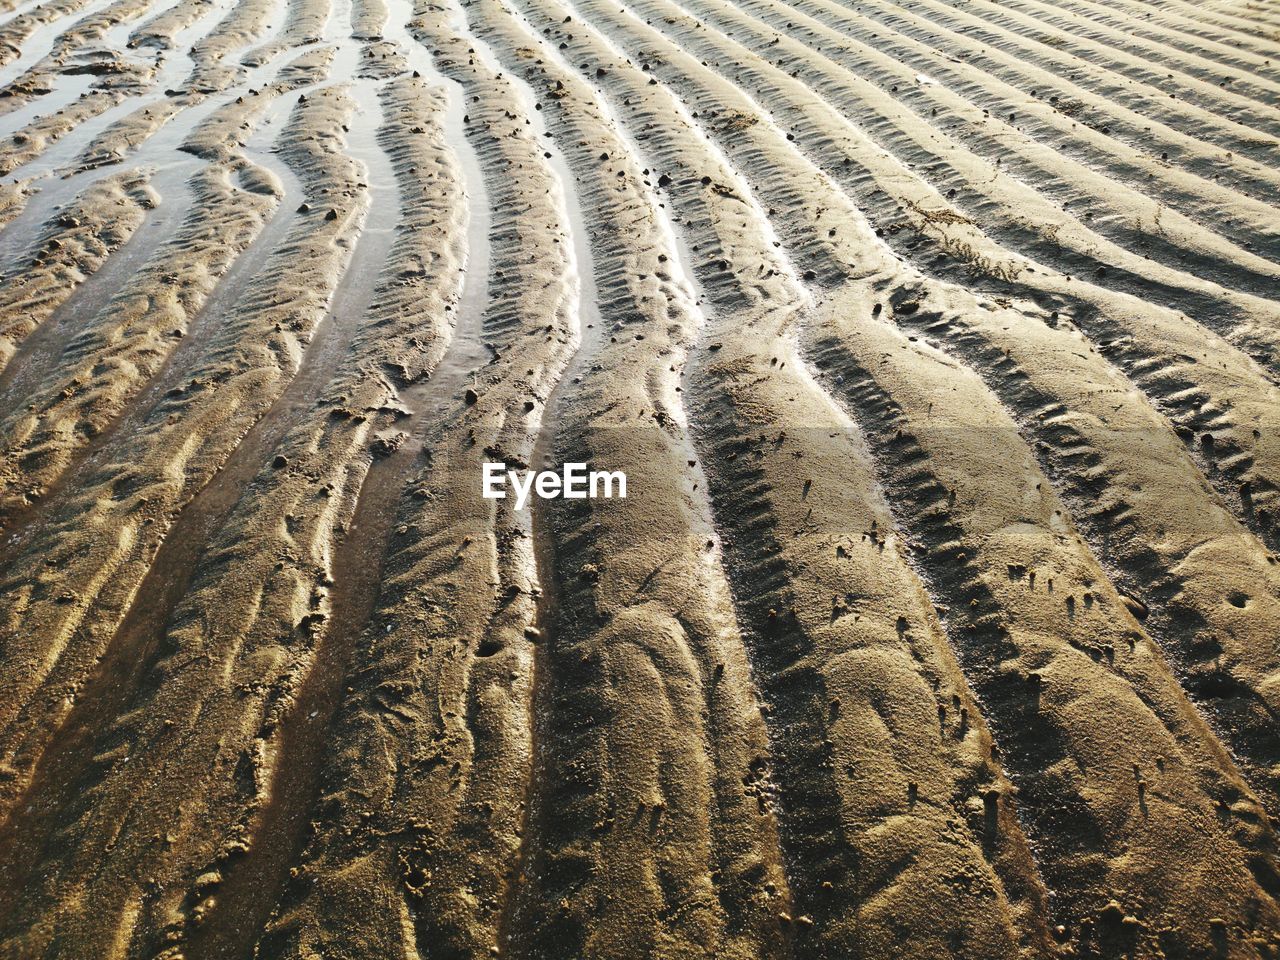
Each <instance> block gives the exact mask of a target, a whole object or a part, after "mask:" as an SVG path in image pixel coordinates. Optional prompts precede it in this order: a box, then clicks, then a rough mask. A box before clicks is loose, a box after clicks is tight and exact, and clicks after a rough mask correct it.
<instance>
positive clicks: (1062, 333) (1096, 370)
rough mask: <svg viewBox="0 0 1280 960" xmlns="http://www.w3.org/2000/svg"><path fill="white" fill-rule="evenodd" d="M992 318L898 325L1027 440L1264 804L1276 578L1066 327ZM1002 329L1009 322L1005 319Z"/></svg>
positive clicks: (1276, 628) (1153, 420) (1270, 801)
mask: <svg viewBox="0 0 1280 960" xmlns="http://www.w3.org/2000/svg"><path fill="white" fill-rule="evenodd" d="M990 306H991V307H992V309H989V310H979V311H963V312H960V311H953V312H952V313H950V314H949V315H948V316H946V317H940V316H938V315H933V314H929V313H928V312H925V311H919V310H917V311H915V312H913V313H910V314H906V315H903V316H901V317H898V316H897V315H895V319H897V320H898V323H899V325H900V326H902V327H904V328H905V329H907V330H910V331H912V332H914V333H916V334H918V335H920V336H922V337H925V338H927V339H929V340H932V341H934V342H937V343H941V344H942V345H944V346H946V347H947V348H948V349H950V350H952V351H953V353H954V354H955V355H957V356H960V357H963V358H964V359H965V361H966V362H968V363H969V364H970V366H971V367H973V368H974V369H976V370H977V371H978V372H979V373H981V375H982V376H983V378H984V379H985V380H986V382H987V383H988V385H989V386H990V387H991V389H992V390H993V391H994V392H995V393H996V394H997V395H998V396H999V397H1000V398H1001V399H1002V401H1003V402H1004V403H1005V405H1006V407H1007V408H1008V409H1009V410H1010V411H1011V413H1013V414H1014V415H1015V417H1016V419H1017V421H1018V423H1019V426H1020V428H1021V430H1022V431H1023V433H1024V435H1026V436H1027V437H1028V439H1030V440H1032V441H1033V447H1034V449H1035V451H1036V454H1037V459H1038V460H1039V462H1040V464H1041V466H1042V469H1044V470H1045V472H1046V473H1047V474H1048V475H1049V476H1050V477H1051V478H1052V479H1053V480H1054V483H1055V486H1056V488H1057V489H1058V491H1059V492H1060V495H1061V496H1062V497H1063V499H1064V501H1065V502H1066V503H1067V505H1068V506H1069V507H1070V508H1071V515H1072V517H1073V518H1074V519H1075V520H1076V522H1077V523H1078V524H1079V525H1080V527H1081V530H1082V532H1083V533H1084V534H1085V535H1086V536H1087V537H1088V538H1089V540H1090V542H1091V544H1092V545H1093V547H1094V550H1095V552H1096V554H1097V555H1098V557H1099V559H1100V560H1101V561H1102V562H1103V563H1104V564H1106V565H1107V566H1108V567H1109V569H1111V570H1112V571H1114V572H1115V574H1116V576H1115V577H1113V579H1114V580H1115V581H1116V583H1117V585H1118V586H1121V587H1123V589H1124V591H1126V592H1125V594H1124V596H1123V598H1122V599H1125V604H1126V606H1127V607H1129V609H1130V610H1131V612H1133V613H1134V614H1135V616H1136V617H1137V619H1138V620H1139V621H1140V622H1142V623H1143V625H1144V629H1145V630H1146V631H1147V633H1148V634H1149V635H1150V636H1151V637H1152V638H1153V639H1155V640H1157V641H1158V642H1160V643H1161V644H1162V646H1163V647H1164V649H1165V651H1166V654H1167V655H1168V657H1169V658H1170V660H1171V661H1172V662H1173V664H1174V665H1175V667H1176V668H1177V669H1178V673H1179V675H1180V676H1181V678H1182V682H1183V684H1184V685H1185V686H1187V687H1188V688H1189V689H1190V691H1191V692H1192V694H1193V695H1194V697H1195V699H1196V700H1197V702H1198V703H1200V704H1201V705H1202V707H1203V708H1204V709H1205V710H1206V711H1207V712H1208V713H1209V715H1210V717H1211V718H1213V719H1214V720H1215V721H1216V726H1217V729H1218V730H1220V731H1222V733H1223V735H1224V737H1225V740H1226V742H1227V744H1228V745H1229V746H1230V747H1231V748H1232V750H1233V752H1234V753H1235V755H1236V756H1237V757H1239V758H1240V759H1241V762H1242V764H1243V767H1244V770H1245V772H1246V773H1247V774H1248V776H1249V780H1250V782H1251V783H1252V785H1253V786H1254V787H1255V788H1256V789H1258V791H1259V792H1260V793H1261V794H1262V796H1263V799H1264V801H1265V802H1266V805H1267V806H1268V808H1269V810H1271V811H1273V812H1274V811H1275V810H1277V809H1280V807H1278V806H1277V782H1276V779H1275V778H1276V775H1277V773H1280V769H1277V761H1280V740H1277V734H1276V726H1275V717H1276V715H1277V713H1280V710H1278V708H1280V703H1278V702H1277V700H1276V693H1275V690H1276V684H1277V682H1278V680H1280V673H1278V671H1280V658H1278V657H1277V654H1276V652H1275V649H1274V645H1273V644H1272V643H1271V641H1270V638H1271V637H1274V636H1277V635H1280V603H1278V602H1277V597H1280V569H1277V566H1276V564H1277V561H1276V558H1275V557H1274V556H1272V555H1270V554H1269V553H1268V551H1267V550H1266V549H1265V548H1264V547H1263V545H1262V543H1261V542H1260V541H1259V540H1258V539H1257V538H1256V537H1254V536H1253V535H1251V534H1250V533H1249V532H1248V531H1247V530H1246V529H1245V528H1244V526H1243V525H1242V524H1241V523H1240V522H1239V521H1238V520H1237V519H1236V518H1235V516H1234V515H1233V514H1232V513H1231V511H1230V510H1229V509H1227V508H1226V506H1225V505H1224V504H1223V503H1222V501H1221V500H1220V499H1219V497H1218V495H1217V494H1216V491H1214V490H1213V488H1212V487H1211V486H1210V484H1209V483H1208V482H1207V481H1206V480H1205V479H1204V477H1203V476H1202V474H1201V472H1200V469H1199V468H1198V466H1197V465H1196V464H1195V463H1193V462H1192V460H1191V458H1190V456H1189V455H1188V453H1187V450H1186V448H1185V447H1184V445H1183V443H1182V441H1181V440H1180V439H1179V438H1178V437H1177V436H1176V435H1175V434H1174V432H1173V430H1172V429H1171V428H1170V427H1169V425H1168V424H1167V423H1166V422H1165V421H1164V420H1163V419H1162V418H1160V417H1158V416H1156V414H1155V411H1154V410H1153V409H1152V408H1151V406H1150V405H1149V404H1148V403H1147V402H1146V398H1145V397H1144V396H1143V395H1142V394H1141V392H1140V391H1138V390H1137V389H1136V388H1135V386H1134V385H1133V384H1132V382H1131V381H1129V380H1127V379H1126V378H1124V377H1122V376H1119V375H1118V374H1117V372H1116V371H1115V370H1114V369H1113V368H1112V367H1110V366H1109V365H1108V364H1107V363H1106V362H1105V361H1104V360H1103V359H1102V358H1101V357H1100V356H1099V355H1098V353H1097V352H1096V349H1095V348H1094V347H1093V346H1092V345H1091V344H1090V343H1089V342H1088V341H1087V340H1086V339H1085V338H1084V337H1083V336H1082V335H1081V334H1080V332H1079V331H1078V330H1073V329H1067V328H1062V327H1056V326H1049V325H1047V324H1045V323H1044V322H1043V317H1038V316H1030V317H1018V316H1017V315H1016V314H1013V313H1012V312H1011V311H997V310H995V309H994V306H995V305H994V304H991V305H990ZM1011 320H1014V321H1015V323H1016V325H1015V324H1014V323H1011V322H1010V321H1011Z"/></svg>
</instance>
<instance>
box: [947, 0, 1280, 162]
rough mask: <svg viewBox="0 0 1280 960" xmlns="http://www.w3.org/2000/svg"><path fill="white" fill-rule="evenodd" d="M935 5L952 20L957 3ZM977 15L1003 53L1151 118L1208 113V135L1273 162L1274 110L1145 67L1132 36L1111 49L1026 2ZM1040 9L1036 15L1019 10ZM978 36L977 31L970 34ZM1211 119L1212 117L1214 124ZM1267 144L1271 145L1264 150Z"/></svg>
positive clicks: (977, 10)
mask: <svg viewBox="0 0 1280 960" xmlns="http://www.w3.org/2000/svg"><path fill="white" fill-rule="evenodd" d="M929 6H931V7H937V8H941V9H940V10H939V17H940V19H943V18H946V17H947V16H948V15H949V10H950V9H953V4H952V3H951V2H949V0H931V2H930V4H929ZM968 6H970V7H971V8H972V10H973V11H974V13H973V14H970V13H969V11H967V10H966V11H965V12H966V14H968V15H970V16H972V15H975V14H976V15H979V16H981V18H982V22H983V23H984V24H985V25H986V29H987V30H989V31H991V33H990V34H988V35H987V36H988V37H989V38H990V42H993V45H996V46H1001V47H1003V48H1005V49H1015V48H1016V49H1021V50H1024V51H1026V52H1027V53H1029V54H1030V55H1031V56H1032V57H1033V58H1034V59H1037V60H1040V61H1052V62H1056V63H1058V64H1060V65H1061V67H1062V68H1063V69H1065V70H1067V71H1073V72H1074V73H1075V74H1076V76H1078V77H1079V78H1080V82H1083V83H1087V84H1089V85H1091V86H1094V87H1095V88H1096V89H1114V90H1116V91H1117V92H1119V91H1123V95H1124V97H1125V98H1126V99H1128V100H1129V102H1131V103H1136V104H1140V105H1141V106H1142V108H1143V109H1144V110H1145V111H1148V112H1150V113H1151V114H1152V116H1160V115H1161V114H1167V115H1174V114H1175V111H1174V110H1173V109H1172V105H1175V104H1176V105H1177V107H1178V111H1176V112H1182V113H1184V114H1189V113H1192V112H1193V111H1194V112H1198V113H1201V114H1203V124H1202V129H1203V131H1204V135H1207V136H1210V137H1211V138H1213V139H1218V138H1219V137H1221V138H1223V139H1221V140H1220V141H1219V142H1221V143H1223V144H1224V145H1225V146H1230V145H1231V143H1233V142H1235V143H1236V144H1237V146H1238V147H1239V148H1240V149H1241V150H1243V151H1245V152H1251V153H1256V154H1257V155H1258V156H1259V157H1263V158H1265V157H1266V156H1268V155H1271V156H1274V149H1275V146H1276V136H1277V134H1278V133H1280V117H1277V116H1276V113H1275V110H1274V109H1271V108H1269V107H1266V106H1264V105H1261V104H1258V103H1256V102H1253V101H1250V100H1249V99H1248V98H1246V97H1243V96H1239V95H1237V94H1236V93H1234V92H1233V91H1232V90H1230V89H1227V88H1223V87H1219V86H1218V85H1217V84H1216V83H1212V84H1211V83H1208V82H1206V81H1204V80H1198V79H1196V78H1194V77H1191V76H1187V75H1179V73H1177V72H1171V71H1170V70H1169V69H1168V68H1165V67H1161V68H1156V67H1153V66H1151V65H1150V64H1147V63H1146V62H1145V61H1144V60H1143V59H1142V57H1141V56H1140V55H1138V54H1137V53H1134V52H1131V51H1133V50H1136V49H1138V48H1140V46H1141V43H1142V41H1141V40H1139V39H1137V38H1132V37H1131V38H1130V39H1129V40H1128V41H1127V42H1126V44H1125V47H1124V48H1123V49H1117V48H1115V47H1110V46H1106V45H1103V44H1100V43H1098V42H1096V41H1093V40H1089V39H1087V38H1084V37H1082V36H1080V35H1078V34H1077V33H1076V32H1075V31H1074V30H1072V29H1070V28H1069V27H1067V26H1063V23H1064V18H1063V17H1061V16H1059V15H1058V14H1057V13H1055V12H1054V8H1052V7H1047V6H1045V5H1042V4H1036V3H1035V2H1034V0H1031V2H1028V3H1025V4H1024V3H1019V2H1017V0H1014V2H1012V3H1001V4H996V3H992V2H990V0H974V2H973V3H972V4H969V5H968ZM1023 6H1026V7H1031V8H1033V9H1034V8H1035V7H1037V6H1039V8H1040V9H1039V12H1038V13H1037V14H1036V15H1031V14H1027V13H1023V12H1021V11H1020V10H1019V9H1018V8H1019V7H1023ZM971 32H973V33H976V32H977V31H971ZM1210 118H1212V119H1210ZM1263 145H1265V146H1263Z"/></svg>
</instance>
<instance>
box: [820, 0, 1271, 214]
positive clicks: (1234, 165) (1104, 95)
mask: <svg viewBox="0 0 1280 960" xmlns="http://www.w3.org/2000/svg"><path fill="white" fill-rule="evenodd" d="M837 4H838V6H839V8H840V9H841V10H842V11H843V12H842V13H840V14H834V15H833V14H824V16H823V19H824V21H825V22H828V25H830V26H833V27H835V28H836V29H838V30H840V31H841V32H844V33H847V34H848V35H849V36H850V37H852V38H855V39H857V40H859V41H860V42H863V43H869V44H870V45H871V46H883V47H884V48H885V49H886V50H887V51H889V52H892V53H894V54H895V55H896V56H898V57H899V58H900V59H903V60H904V61H905V62H908V63H912V62H915V61H916V59H917V57H918V54H917V52H916V50H917V49H918V48H917V47H915V46H914V44H915V43H919V44H924V45H927V46H928V47H932V48H934V49H935V50H937V51H938V53H939V54H941V55H942V58H943V59H942V62H941V64H938V63H935V64H934V68H933V70H932V71H930V75H932V74H933V73H935V72H938V75H939V76H940V77H946V76H948V75H949V72H950V71H952V70H954V71H957V72H956V73H955V74H954V75H955V76H956V78H957V79H956V81H954V82H955V84H956V86H957V89H958V90H960V91H964V92H965V93H966V95H967V96H970V97H974V96H975V95H976V91H975V89H974V87H973V84H975V83H981V84H983V85H984V86H985V85H986V81H984V80H983V79H982V77H983V75H984V74H985V75H989V76H991V77H995V78H998V79H1000V80H1001V81H1003V82H1004V83H1006V84H1008V85H1009V86H1010V87H1012V88H1013V89H1014V90H1021V91H1023V93H1022V95H1021V96H1020V97H1019V96H1017V95H1014V94H1011V95H1010V96H1009V98H1008V100H1009V102H1008V105H1007V106H1005V105H1003V104H1002V105H1001V106H1000V107H999V108H996V107H995V105H994V104H991V103H984V104H983V105H984V107H988V108H990V109H991V112H992V113H995V114H997V115H1000V114H1005V113H1007V112H1008V111H1009V110H1014V111H1015V112H1016V114H1017V115H1028V114H1033V113H1034V112H1036V111H1043V110H1045V109H1046V104H1047V108H1048V109H1052V110H1055V111H1057V112H1058V113H1060V114H1062V115H1063V116H1065V117H1067V118H1069V119H1070V120H1071V121H1072V122H1074V123H1076V124H1077V128H1076V129H1077V136H1079V137H1081V138H1085V137H1089V138H1090V139H1091V140H1097V139H1098V138H1099V137H1102V138H1112V139H1115V140H1118V141H1120V142H1121V143H1123V144H1129V145H1130V146H1132V147H1134V148H1136V149H1140V150H1145V151H1146V152H1148V153H1149V154H1150V155H1151V156H1152V157H1156V156H1159V157H1160V158H1161V159H1162V161H1167V162H1168V163H1170V164H1174V165H1177V166H1183V167H1185V168H1186V169H1188V170H1190V171H1191V172H1193V173H1196V174H1197V175H1199V176H1200V177H1202V178H1204V179H1207V180H1210V181H1213V182H1217V183H1222V184H1225V185H1226V186H1229V187H1231V188H1233V189H1235V190H1239V191H1241V192H1243V193H1247V194H1249V195H1251V196H1255V197H1257V198H1258V199H1260V200H1262V201H1264V202H1267V203H1271V204H1272V205H1274V201H1275V192H1274V191H1275V189H1276V188H1277V185H1280V175H1278V174H1277V173H1276V171H1275V169H1274V167H1273V164H1272V163H1271V162H1270V159H1269V155H1268V156H1262V157H1259V158H1258V159H1252V158H1250V157H1248V156H1245V155H1243V154H1242V153H1241V152H1239V151H1232V150H1231V149H1230V147H1227V148H1225V149H1224V148H1223V147H1222V146H1219V145H1215V144H1214V143H1213V142H1211V141H1210V140H1209V139H1207V138H1205V137H1204V136H1203V134H1202V132H1201V130H1200V129H1199V126H1198V125H1197V126H1192V127H1191V128H1190V129H1184V124H1183V123H1179V122H1178V118H1179V117H1181V118H1182V119H1183V120H1184V121H1185V120H1187V119H1188V118H1191V119H1194V120H1195V121H1197V124H1199V123H1208V122H1212V116H1211V115H1210V114H1208V113H1207V111H1196V110H1191V111H1181V110H1179V111H1175V112H1164V113H1161V114H1154V113H1152V112H1151V111H1149V110H1146V109H1144V107H1143V105H1142V104H1140V103H1136V102H1134V101H1133V100H1132V99H1131V98H1130V97H1128V96H1127V95H1125V94H1124V93H1123V91H1117V90H1114V89H1095V88H1094V87H1093V86H1092V85H1090V84H1089V83H1087V82H1086V81H1087V79H1088V77H1087V74H1084V73H1082V72H1081V71H1079V70H1071V69H1069V68H1066V67H1065V66H1063V65H1061V64H1058V63H1055V62H1053V61H1049V62H1045V59H1044V57H1040V56H1034V55H1030V54H1028V53H1027V52H1026V51H1023V50H1018V49H1011V50H1006V49H1003V48H1002V46H1001V45H998V44H991V43H987V42H984V36H983V35H982V34H983V33H984V32H985V22H984V21H982V20H980V19H978V18H974V17H965V16H962V15H960V14H958V13H957V12H956V11H954V10H951V8H946V9H945V11H944V12H945V13H947V14H949V15H951V18H949V19H944V20H939V19H936V18H935V19H930V17H929V16H928V14H929V12H930V11H931V10H932V9H933V8H932V7H928V6H927V5H926V0H921V3H920V4H918V5H917V6H913V7H912V8H911V9H907V8H904V7H898V6H895V7H893V8H892V9H893V11H894V24H893V29H892V30H891V31H890V32H888V33H887V34H886V33H885V32H884V26H883V24H882V22H881V17H882V16H883V15H884V14H883V5H882V4H880V3H879V2H878V0H867V2H865V3H863V4H860V5H859V6H857V7H856V8H855V7H852V6H850V5H849V4H848V3H844V2H840V0H837ZM917 11H919V12H917ZM899 38H902V40H900V39H899ZM908 41H910V42H908ZM904 43H906V45H905V46H904V45H903V44H904ZM944 70H945V71H948V72H941V71H944ZM1033 91H1034V92H1035V93H1036V94H1037V96H1036V97H1031V96H1030V94H1031V93H1032V92H1033ZM1055 98H1056V99H1055ZM1019 101H1020V102H1019ZM1087 131H1091V133H1089V132H1087ZM1066 143H1067V144H1068V145H1069V144H1070V141H1067V142H1066ZM1059 149H1063V147H1062V146H1060V147H1059ZM1228 153H1231V154H1232V155H1230V156H1228Z"/></svg>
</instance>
